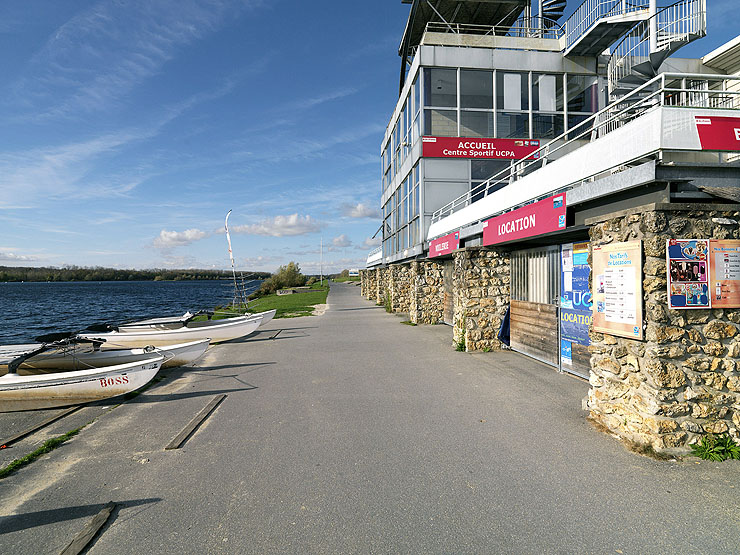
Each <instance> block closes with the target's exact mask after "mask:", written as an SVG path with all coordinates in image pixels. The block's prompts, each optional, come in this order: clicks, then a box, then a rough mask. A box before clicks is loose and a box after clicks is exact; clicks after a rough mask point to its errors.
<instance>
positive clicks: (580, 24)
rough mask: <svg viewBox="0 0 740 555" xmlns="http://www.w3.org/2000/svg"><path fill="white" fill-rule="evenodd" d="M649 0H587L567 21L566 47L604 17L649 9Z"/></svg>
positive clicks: (571, 44)
mask: <svg viewBox="0 0 740 555" xmlns="http://www.w3.org/2000/svg"><path fill="white" fill-rule="evenodd" d="M649 3H650V2H649V0H629V1H627V0H585V1H584V2H583V3H582V4H581V5H580V6H578V7H577V8H576V10H575V11H574V12H573V13H572V14H571V16H570V17H569V18H568V19H567V21H566V22H565V25H564V27H565V49H566V50H567V49H568V48H570V47H571V46H573V44H575V43H576V41H577V40H578V39H579V38H581V37H582V36H583V35H585V34H586V31H588V30H589V29H590V28H591V26H592V25H593V24H594V23H596V22H597V21H598V20H599V19H601V18H603V17H610V16H614V15H623V14H627V13H631V12H637V11H641V10H645V9H648V7H649Z"/></svg>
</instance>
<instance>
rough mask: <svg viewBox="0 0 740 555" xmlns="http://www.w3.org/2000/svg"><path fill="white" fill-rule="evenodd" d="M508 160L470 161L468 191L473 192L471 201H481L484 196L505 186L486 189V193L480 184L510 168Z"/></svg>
mask: <svg viewBox="0 0 740 555" xmlns="http://www.w3.org/2000/svg"><path fill="white" fill-rule="evenodd" d="M510 164H511V163H510V162H509V161H508V160H471V161H470V190H471V191H473V196H472V199H471V200H472V201H473V202H475V201H477V200H480V199H482V198H483V197H484V196H485V195H486V194H489V195H490V194H491V193H492V192H494V191H497V190H499V189H501V188H502V187H504V186H506V183H501V184H499V185H496V186H495V187H493V186H488V187H486V189H487V192H486V191H485V190H484V189H483V187H482V186H481V184H482V183H483V182H484V181H486V180H488V179H490V178H491V177H493V176H494V175H496V174H498V173H499V172H501V171H503V170H504V169H506V168H508V167H509V166H510Z"/></svg>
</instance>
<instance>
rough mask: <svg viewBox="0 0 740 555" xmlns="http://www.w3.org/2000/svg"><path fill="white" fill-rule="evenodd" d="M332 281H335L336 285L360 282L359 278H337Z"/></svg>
mask: <svg viewBox="0 0 740 555" xmlns="http://www.w3.org/2000/svg"><path fill="white" fill-rule="evenodd" d="M334 281H336V282H337V283H343V282H345V281H360V276H352V277H338V278H334Z"/></svg>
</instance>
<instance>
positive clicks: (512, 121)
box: [496, 112, 529, 139]
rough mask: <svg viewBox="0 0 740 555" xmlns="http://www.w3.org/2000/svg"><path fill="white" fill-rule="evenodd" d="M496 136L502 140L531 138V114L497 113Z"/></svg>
mask: <svg viewBox="0 0 740 555" xmlns="http://www.w3.org/2000/svg"><path fill="white" fill-rule="evenodd" d="M496 126H497V128H496V134H497V136H498V137H500V138H502V139H517V138H526V137H529V114H528V113H526V112H525V113H511V112H497V114H496Z"/></svg>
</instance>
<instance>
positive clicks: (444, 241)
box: [429, 231, 460, 258]
mask: <svg viewBox="0 0 740 555" xmlns="http://www.w3.org/2000/svg"><path fill="white" fill-rule="evenodd" d="M458 248H460V232H459V231H456V232H455V233H450V234H449V235H445V236H444V237H437V238H436V239H434V240H433V241H432V242H431V243H429V258H434V257H435V256H442V255H443V254H450V253H451V252H453V251H456V250H457V249H458Z"/></svg>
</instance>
